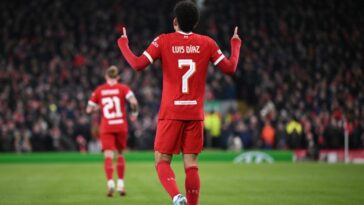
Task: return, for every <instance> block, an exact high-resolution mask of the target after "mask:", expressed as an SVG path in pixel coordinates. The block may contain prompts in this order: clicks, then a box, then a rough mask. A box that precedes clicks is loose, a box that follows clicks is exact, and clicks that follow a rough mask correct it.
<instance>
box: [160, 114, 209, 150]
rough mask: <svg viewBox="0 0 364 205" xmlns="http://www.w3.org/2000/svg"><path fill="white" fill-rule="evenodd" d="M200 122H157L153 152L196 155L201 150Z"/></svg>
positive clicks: (201, 129) (201, 128) (201, 132)
mask: <svg viewBox="0 0 364 205" xmlns="http://www.w3.org/2000/svg"><path fill="white" fill-rule="evenodd" d="M203 128H204V126H203V121H202V120H158V125H157V134H156V137H155V142H154V150H155V151H158V152H160V153H163V154H179V153H180V152H182V153H183V154H198V153H200V152H201V151H202V149H203V131H204V129H203Z"/></svg>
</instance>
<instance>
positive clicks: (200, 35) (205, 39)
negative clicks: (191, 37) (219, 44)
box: [198, 34, 215, 43]
mask: <svg viewBox="0 0 364 205" xmlns="http://www.w3.org/2000/svg"><path fill="white" fill-rule="evenodd" d="M198 35H199V37H200V38H201V39H203V40H204V41H207V42H208V43H214V42H215V40H214V39H213V38H211V37H210V36H207V35H202V34H198Z"/></svg>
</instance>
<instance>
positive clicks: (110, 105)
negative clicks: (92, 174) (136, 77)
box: [86, 66, 138, 197]
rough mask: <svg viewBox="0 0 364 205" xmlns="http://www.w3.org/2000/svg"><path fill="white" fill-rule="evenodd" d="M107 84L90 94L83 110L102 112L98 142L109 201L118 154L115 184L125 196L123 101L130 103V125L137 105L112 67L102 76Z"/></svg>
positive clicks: (136, 113)
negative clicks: (102, 156)
mask: <svg viewBox="0 0 364 205" xmlns="http://www.w3.org/2000/svg"><path fill="white" fill-rule="evenodd" d="M105 79H106V83H105V84H103V85H100V86H98V87H97V88H96V90H95V91H94V92H93V93H92V96H91V98H90V100H89V101H88V105H87V108H86V112H87V113H92V112H96V111H98V110H101V114H102V117H101V123H100V139H101V146H102V150H103V152H104V157H105V159H104V171H105V174H106V178H107V188H108V191H107V196H109V197H111V196H112V195H113V193H114V190H115V182H114V180H113V170H114V169H113V158H114V151H117V159H116V171H117V175H118V181H117V186H116V189H117V191H118V192H119V194H120V195H121V196H124V195H125V187H124V172H125V159H124V156H123V150H124V149H125V148H126V142H127V136H128V125H127V120H126V112H125V101H128V102H129V103H130V108H131V111H132V113H131V117H130V119H131V120H132V121H135V120H136V118H137V116H138V101H137V99H136V98H135V96H134V94H133V92H132V91H131V90H130V88H129V87H128V86H126V85H124V84H121V83H118V79H119V74H118V69H117V67H116V66H111V67H110V68H108V69H107V71H106V74H105Z"/></svg>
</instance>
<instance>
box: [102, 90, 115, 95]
mask: <svg viewBox="0 0 364 205" xmlns="http://www.w3.org/2000/svg"><path fill="white" fill-rule="evenodd" d="M118 94H119V90H118V89H111V90H102V91H101V95H118Z"/></svg>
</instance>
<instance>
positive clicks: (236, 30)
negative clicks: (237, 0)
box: [234, 26, 238, 35]
mask: <svg viewBox="0 0 364 205" xmlns="http://www.w3.org/2000/svg"><path fill="white" fill-rule="evenodd" d="M234 35H238V27H237V26H235V30H234Z"/></svg>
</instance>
